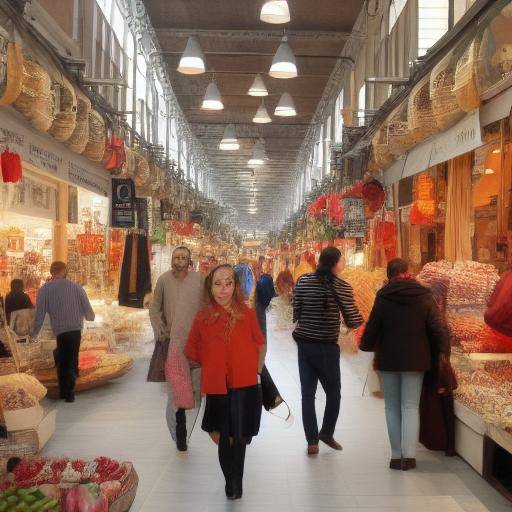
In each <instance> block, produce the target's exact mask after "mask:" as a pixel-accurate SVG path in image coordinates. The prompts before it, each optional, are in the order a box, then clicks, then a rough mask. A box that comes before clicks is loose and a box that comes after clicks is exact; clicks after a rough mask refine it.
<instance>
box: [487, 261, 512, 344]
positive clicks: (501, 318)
mask: <svg viewBox="0 0 512 512" xmlns="http://www.w3.org/2000/svg"><path fill="white" fill-rule="evenodd" d="M484 320H485V323H486V324H487V325H488V326H489V327H492V328H493V329H494V330H496V331H498V332H500V333H501V334H505V336H512V270H509V271H508V272H505V273H504V274H503V275H502V276H501V279H500V281H499V282H498V284H497V285H496V288H495V289H494V292H493V294H492V295H491V298H490V299H489V304H488V305H487V309H486V310H485V315H484Z"/></svg>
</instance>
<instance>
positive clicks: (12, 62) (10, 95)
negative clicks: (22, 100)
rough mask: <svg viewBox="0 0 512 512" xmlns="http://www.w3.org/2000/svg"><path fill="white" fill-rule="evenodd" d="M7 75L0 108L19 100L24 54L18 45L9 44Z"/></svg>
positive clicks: (7, 46)
mask: <svg viewBox="0 0 512 512" xmlns="http://www.w3.org/2000/svg"><path fill="white" fill-rule="evenodd" d="M5 52H6V57H7V73H6V78H5V82H4V84H3V89H2V92H1V96H0V106H6V105H10V104H11V103H13V102H14V101H16V100H17V99H18V96H19V95H20V93H21V88H22V84H23V53H22V51H21V46H20V45H19V44H17V43H11V42H9V43H7V45H6V49H5Z"/></svg>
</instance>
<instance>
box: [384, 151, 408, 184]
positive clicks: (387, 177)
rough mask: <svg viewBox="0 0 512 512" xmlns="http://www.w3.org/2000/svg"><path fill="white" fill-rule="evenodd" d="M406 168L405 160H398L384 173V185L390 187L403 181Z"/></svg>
mask: <svg viewBox="0 0 512 512" xmlns="http://www.w3.org/2000/svg"><path fill="white" fill-rule="evenodd" d="M404 167H405V158H401V159H400V160H397V161H396V162H395V163H394V164H393V165H392V166H391V167H389V168H388V169H387V170H386V171H384V184H385V185H387V186H389V185H393V183H396V182H397V181H400V180H401V179H402V173H403V171H404Z"/></svg>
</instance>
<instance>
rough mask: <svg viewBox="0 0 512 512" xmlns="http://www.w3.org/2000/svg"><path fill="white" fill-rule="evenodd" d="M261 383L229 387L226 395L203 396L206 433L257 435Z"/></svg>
mask: <svg viewBox="0 0 512 512" xmlns="http://www.w3.org/2000/svg"><path fill="white" fill-rule="evenodd" d="M261 407H262V400H261V386H259V385H257V386H248V387H245V388H237V389H230V390H228V394H227V395H206V406H205V409H204V416H203V423H202V425H201V428H202V429H203V430H204V431H205V432H220V434H221V435H223V436H230V437H234V438H235V439H241V438H246V439H247V438H251V437H253V436H255V435H257V434H258V432H259V430H260V421H261Z"/></svg>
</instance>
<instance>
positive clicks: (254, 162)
mask: <svg viewBox="0 0 512 512" xmlns="http://www.w3.org/2000/svg"><path fill="white" fill-rule="evenodd" d="M266 159H267V155H266V154H265V148H264V147H263V143H262V141H261V140H259V141H258V142H257V143H256V144H255V145H254V149H253V152H252V158H251V159H249V161H248V162H247V165H248V166H249V167H259V166H261V165H264V164H265V160H266Z"/></svg>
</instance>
